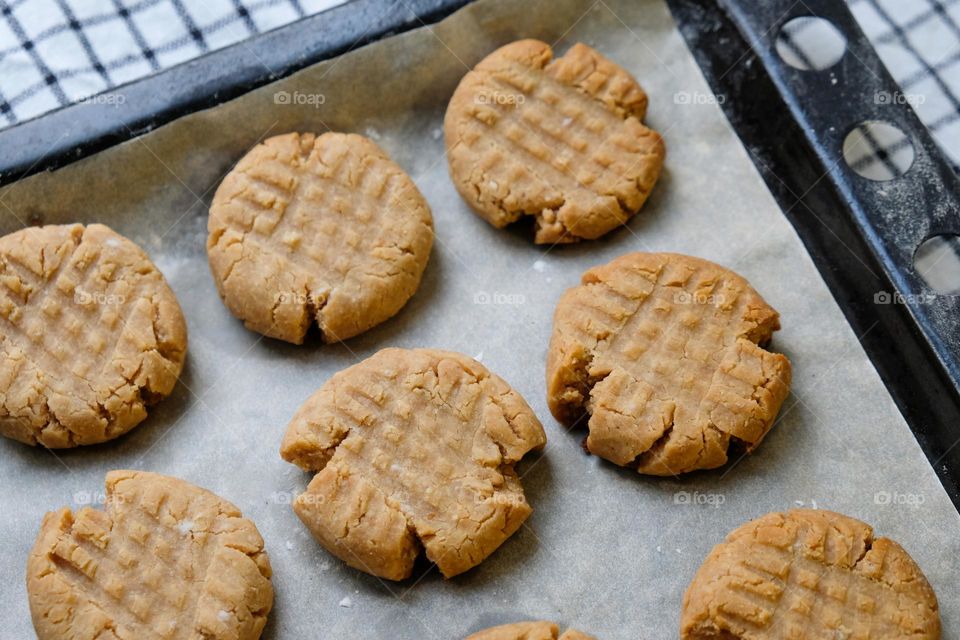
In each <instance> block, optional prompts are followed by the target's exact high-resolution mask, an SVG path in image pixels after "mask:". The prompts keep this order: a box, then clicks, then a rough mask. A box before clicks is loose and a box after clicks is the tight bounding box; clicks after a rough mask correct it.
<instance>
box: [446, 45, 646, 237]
mask: <svg viewBox="0 0 960 640" xmlns="http://www.w3.org/2000/svg"><path fill="white" fill-rule="evenodd" d="M647 102H648V100H647V95H646V94H645V93H644V92H643V90H642V89H641V88H640V85H638V84H637V82H636V81H635V80H634V79H633V78H632V77H630V74H628V73H627V72H626V71H624V70H623V69H622V68H620V67H619V66H617V65H616V64H614V63H613V62H611V61H609V60H607V59H606V58H604V57H603V56H602V55H601V54H600V53H598V52H597V51H595V50H594V49H591V48H590V47H588V46H586V45H583V44H576V45H574V46H573V47H571V48H570V49H569V50H568V51H567V52H566V54H565V55H564V56H563V57H560V58H557V59H554V58H553V51H552V50H551V48H550V46H549V45H547V44H546V43H543V42H539V41H537V40H521V41H518V42H514V43H511V44H508V45H506V46H503V47H501V48H500V49H497V50H496V51H494V52H493V53H491V54H490V55H489V56H487V57H486V58H485V59H484V60H482V61H481V62H480V63H479V64H478V65H477V66H476V67H475V68H474V69H473V70H472V71H470V72H469V73H467V75H466V76H464V78H463V80H461V82H460V84H459V86H458V87H457V89H456V91H455V92H454V94H453V97H452V98H451V100H450V104H449V106H448V107H447V112H446V116H445V119H444V135H445V140H446V147H447V158H448V162H449V167H450V175H451V177H452V179H453V182H454V184H455V185H456V187H457V190H458V191H459V192H460V194H461V195H462V196H463V198H464V199H465V200H467V202H468V203H469V204H470V206H471V207H473V208H474V210H475V211H476V212H477V213H478V214H479V215H480V216H481V217H483V218H484V219H486V220H487V221H488V222H490V223H491V224H492V225H494V226H495V227H504V226H506V225H508V224H511V223H514V222H516V221H518V220H520V219H521V218H523V217H525V216H531V217H533V219H534V224H535V228H536V233H535V238H534V239H535V241H536V242H537V243H541V244H543V243H548V244H552V243H557V242H576V241H578V240H581V239H593V238H597V237H600V236H601V235H603V234H605V233H607V232H608V231H611V230H612V229H615V228H616V227H618V226H620V225H621V224H623V223H624V222H626V221H627V220H628V219H629V218H630V217H631V216H633V215H634V214H635V213H637V211H638V210H639V209H640V208H641V207H642V206H643V203H644V202H645V201H646V199H647V197H648V196H649V194H650V191H651V190H652V188H653V185H654V183H655V182H656V181H657V178H658V177H659V175H660V170H661V167H662V165H663V158H664V155H665V151H664V145H663V141H662V140H661V138H660V136H659V135H658V134H657V133H656V132H655V131H653V130H652V129H649V128H647V127H645V126H644V125H643V124H642V120H643V118H644V116H645V115H646V109H647Z"/></svg>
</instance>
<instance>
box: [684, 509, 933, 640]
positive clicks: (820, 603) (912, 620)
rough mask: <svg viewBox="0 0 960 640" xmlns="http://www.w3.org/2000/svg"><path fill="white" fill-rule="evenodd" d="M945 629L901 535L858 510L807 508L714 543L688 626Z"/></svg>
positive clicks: (856, 638)
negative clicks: (889, 534) (878, 527)
mask: <svg viewBox="0 0 960 640" xmlns="http://www.w3.org/2000/svg"><path fill="white" fill-rule="evenodd" d="M939 629H940V625H939V614H938V613H937V602H936V597H935V596H934V594H933V591H932V590H931V588H930V586H929V584H928V583H927V581H926V579H925V578H924V576H923V574H922V573H921V572H920V569H919V568H918V567H917V566H916V564H915V563H914V562H913V560H912V559H911V558H910V557H909V556H908V555H907V553H906V552H905V551H904V550H903V549H902V548H901V547H900V546H899V545H898V544H896V543H895V542H893V541H892V540H889V539H887V538H877V539H874V538H873V535H872V531H871V530H870V527H869V526H867V525H866V524H864V523H862V522H860V521H858V520H854V519H853V518H848V517H846V516H842V515H839V514H835V513H830V512H822V511H812V510H803V509H798V510H794V511H790V512H788V513H786V514H781V513H773V514H768V515H766V516H764V517H763V518H760V519H758V520H756V521H753V522H750V523H747V524H746V525H743V526H742V527H740V528H739V529H737V530H736V531H734V532H733V533H731V534H730V535H729V536H728V537H727V539H726V541H725V542H723V543H722V544H720V545H718V546H717V547H716V548H715V549H714V550H713V551H712V552H711V554H710V556H709V557H708V558H707V559H706V561H705V562H704V564H703V566H702V567H701V569H700V570H699V571H698V573H697V576H696V577H695V578H694V580H693V583H692V584H691V585H690V589H689V590H688V592H687V595H686V597H685V598H684V611H683V621H682V625H681V635H682V637H683V638H684V639H685V640H697V639H699V638H716V637H731V638H753V639H756V640H762V639H764V638H771V639H773V638H778V639H779V638H782V639H785V640H819V639H823V638H845V639H846V640H880V639H888V640H894V639H895V638H896V639H900V638H908V639H913V640H919V639H920V638H938V637H939ZM724 633H726V634H729V635H723V634H724Z"/></svg>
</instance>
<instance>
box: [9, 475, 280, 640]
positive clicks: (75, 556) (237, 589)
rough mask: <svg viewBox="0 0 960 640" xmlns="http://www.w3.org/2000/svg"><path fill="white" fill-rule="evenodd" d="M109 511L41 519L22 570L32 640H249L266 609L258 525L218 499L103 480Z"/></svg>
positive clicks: (146, 482)
mask: <svg viewBox="0 0 960 640" xmlns="http://www.w3.org/2000/svg"><path fill="white" fill-rule="evenodd" d="M106 489H107V491H106V508H105V509H104V510H100V509H93V508H90V507H84V508H81V509H80V510H78V511H77V512H76V513H74V512H72V511H70V510H69V509H61V510H59V511H55V512H50V513H48V514H47V515H46V516H45V517H44V519H43V524H42V525H41V527H40V533H39V535H38V537H37V541H36V543H35V544H34V547H33V550H32V551H31V553H30V557H29V560H28V563H27V592H28V595H29V599H30V611H31V615H32V617H33V624H34V628H35V629H36V632H37V637H38V638H39V640H141V639H142V640H161V639H162V640H179V639H184V640H187V639H190V640H194V639H196V638H207V639H210V640H256V638H259V637H260V633H261V631H262V630H263V627H264V625H265V624H266V619H267V615H268V614H269V612H270V609H271V607H272V605H273V587H272V586H271V583H270V576H271V569H270V562H269V559H268V557H267V554H266V552H265V551H264V549H263V539H262V538H261V537H260V534H259V532H258V531H257V528H256V527H255V526H254V524H253V523H252V522H251V521H249V520H247V519H246V518H243V516H242V514H241V513H240V511H239V510H238V509H237V508H236V507H235V506H233V505H232V504H230V503H229V502H226V501H225V500H223V499H221V498H219V497H218V496H216V495H214V494H212V493H210V492H209V491H206V490H204V489H201V488H199V487H196V486H194V485H192V484H189V483H187V482H184V481H183V480H179V479H177V478H171V477H167V476H161V475H159V474H155V473H147V472H140V471H111V472H110V473H108V474H107V478H106Z"/></svg>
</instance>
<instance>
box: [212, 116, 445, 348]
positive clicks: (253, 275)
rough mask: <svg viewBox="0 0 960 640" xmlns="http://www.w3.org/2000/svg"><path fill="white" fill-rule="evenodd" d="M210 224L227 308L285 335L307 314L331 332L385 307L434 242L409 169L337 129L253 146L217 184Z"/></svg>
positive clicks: (350, 332) (293, 338)
mask: <svg viewBox="0 0 960 640" xmlns="http://www.w3.org/2000/svg"><path fill="white" fill-rule="evenodd" d="M207 229H208V231H209V236H208V238H207V255H208V257H209V259H210V269H211V270H212V272H213V278H214V281H215V282H216V284H217V289H218V290H219V292H220V296H221V298H223V301H224V303H225V304H226V305H227V308H229V309H230V311H231V313H233V315H235V316H236V317H238V318H240V319H241V320H243V323H244V325H246V327H247V328H249V329H252V330H253V331H257V332H260V333H262V334H264V335H267V336H270V337H272V338H279V339H280V340H286V341H287V342H292V343H294V344H301V343H302V342H303V340H304V336H305V335H306V333H307V329H308V328H309V327H310V325H311V324H312V323H313V322H316V323H317V324H318V326H319V327H320V331H321V333H322V337H323V340H324V341H325V342H336V341H338V340H346V339H347V338H350V337H353V336H355V335H357V334H359V333H363V332H364V331H366V330H367V329H370V328H371V327H373V326H376V325H378V324H380V323H381V322H383V321H384V320H386V319H388V318H390V317H391V316H393V315H394V314H395V313H397V312H398V311H399V310H400V309H401V308H402V307H403V305H404V304H406V302H407V300H409V299H410V296H412V295H413V293H414V292H415V291H416V290H417V286H418V285H419V284H420V276H421V275H422V274H423V270H424V267H426V264H427V259H428V258H429V256H430V248H431V246H432V245H433V219H432V218H431V215H430V208H429V207H428V206H427V202H426V200H424V198H423V196H422V195H421V194H420V192H419V191H418V190H417V187H416V185H414V183H413V180H411V179H410V177H409V176H408V175H407V174H406V173H404V172H403V170H402V169H401V168H400V167H398V166H397V165H396V164H394V162H393V161H392V160H390V158H388V157H387V155H386V154H385V153H384V152H383V151H382V150H381V149H380V147H378V146H377V145H376V144H374V143H373V142H372V141H370V140H368V139H367V138H364V137H363V136H358V135H354V134H345V133H324V134H323V135H320V136H315V135H314V134H312V133H289V134H286V135H280V136H276V137H273V138H269V139H267V140H266V141H264V142H263V143H262V144H259V145H257V146H256V147H254V148H253V149H251V150H250V151H249V152H248V153H247V155H245V156H244V157H243V159H241V160H240V162H239V163H237V166H236V167H234V169H233V170H232V171H231V172H230V173H229V174H227V176H226V178H224V180H223V182H222V183H221V185H220V187H219V188H218V189H217V193H216V195H215V196H214V198H213V204H212V205H211V207H210V217H209V220H208V223H207Z"/></svg>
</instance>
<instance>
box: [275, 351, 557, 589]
mask: <svg viewBox="0 0 960 640" xmlns="http://www.w3.org/2000/svg"><path fill="white" fill-rule="evenodd" d="M545 443H546V436H545V435H544V433H543V427H542V426H541V425H540V422H539V421H538V420H537V417H536V416H535V415H534V413H533V411H532V410H531V409H530V407H529V406H528V405H527V403H526V402H525V401H524V399H523V398H522V397H521V396H520V394H518V393H517V392H516V391H514V390H513V389H511V388H510V386H509V385H508V384H507V383H506V382H504V381H503V380H502V379H501V378H499V377H498V376H496V375H494V374H492V373H490V372H489V371H488V370H487V369H486V368H485V367H484V366H483V365H481V364H480V363H478V362H476V361H475V360H472V359H471V358H468V357H466V356H463V355H460V354H458V353H452V352H447V351H436V350H432V349H413V350H407V349H384V350H383V351H380V352H378V353H376V354H374V355H373V356H371V357H370V358H367V359H366V360H364V361H363V362H360V363H359V364H356V365H354V366H352V367H350V368H348V369H344V370H343V371H340V372H339V373H337V374H336V375H334V376H333V377H332V378H331V379H330V380H328V381H327V382H326V383H325V384H324V385H323V386H322V387H321V388H320V389H319V390H318V391H317V392H316V393H314V394H313V395H312V396H311V397H310V398H309V399H308V400H307V401H306V403H304V405H303V406H302V407H301V408H300V410H299V411H297V413H296V415H295V416H294V417H293V420H291V422H290V425H289V427H288V428H287V433H286V435H285V436H284V439H283V444H282V447H281V452H280V453H281V455H282V456H283V459H284V460H287V461H288V462H292V463H294V464H296V465H297V466H299V467H301V468H302V469H304V470H305V471H312V472H317V474H316V476H314V478H313V480H311V482H310V484H309V486H308V487H307V490H306V491H305V492H304V493H303V494H301V495H300V496H299V497H297V499H296V500H295V501H294V504H293V508H294V511H296V513H297V515H298V516H299V517H300V519H301V520H302V521H303V523H304V524H305V525H306V526H307V527H308V528H309V529H310V531H311V532H312V533H313V535H314V537H316V539H317V540H318V541H319V542H320V544H322V545H323V546H324V547H326V549H327V550H329V551H330V552H331V553H332V554H334V555H335V556H337V557H338V558H340V559H341V560H343V561H344V562H346V563H347V564H348V565H350V566H351V567H354V568H356V569H359V570H361V571H365V572H367V573H370V574H373V575H375V576H380V577H382V578H388V579H390V580H402V579H404V578H407V577H408V576H410V574H411V572H412V570H413V563H414V559H415V558H416V557H417V556H418V555H419V554H420V551H421V549H424V550H425V551H426V554H427V558H429V559H430V560H431V561H432V562H434V563H435V564H436V565H437V567H439V569H440V572H441V573H442V574H443V575H444V577H447V578H449V577H451V576H455V575H457V574H459V573H462V572H464V571H466V570H468V569H470V568H471V567H474V566H476V565H477V564H479V563H480V562H481V561H483V560H484V558H486V557H487V556H488V555H490V554H491V553H493V551H494V550H495V549H496V548H497V547H499V546H500V545H501V544H502V543H503V542H504V541H505V540H506V539H507V538H509V537H510V536H511V535H513V533H514V532H515V531H516V530H517V529H519V528H520V525H521V524H523V521H524V520H525V519H526V518H527V516H529V515H530V512H531V509H530V506H529V504H527V501H526V498H525V497H524V495H523V487H522V486H521V484H520V478H519V477H518V476H517V474H516V472H515V471H514V464H515V463H516V462H517V461H519V460H520V459H521V458H522V457H523V456H524V455H525V454H526V453H527V452H528V451H531V450H533V449H539V448H542V447H543V446H544V444H545Z"/></svg>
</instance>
